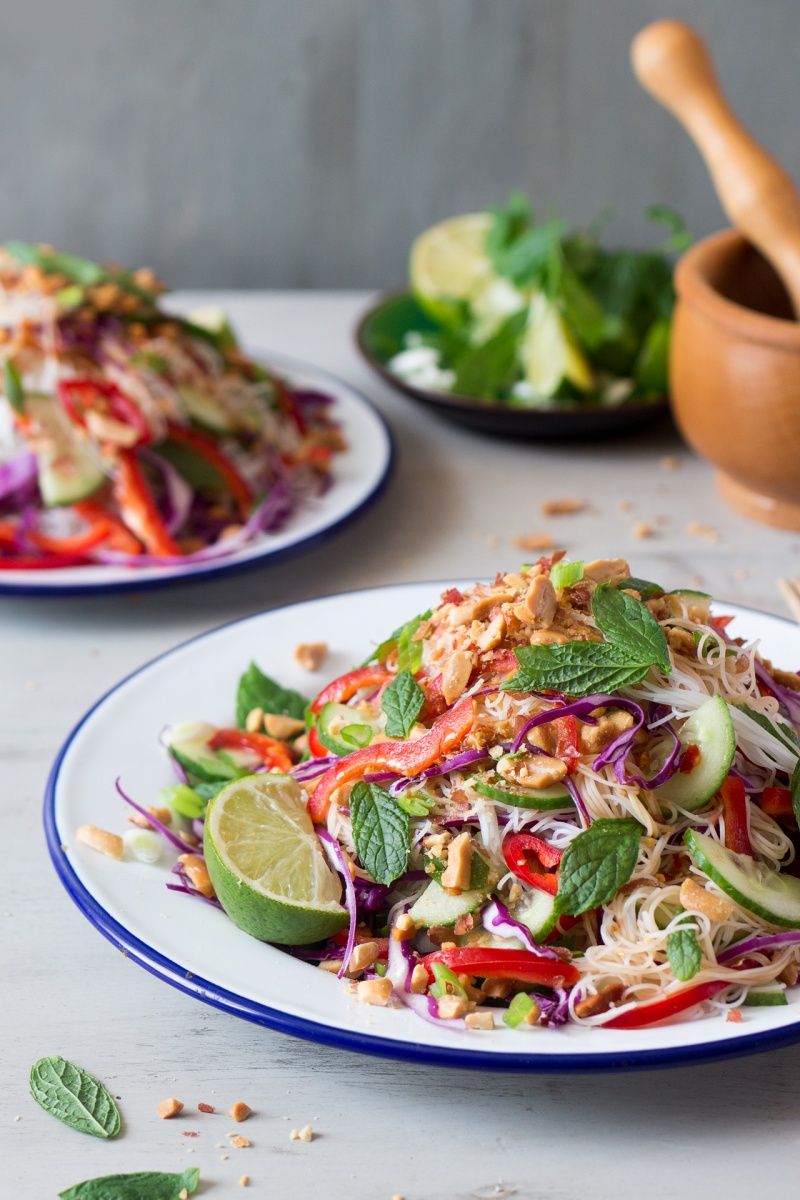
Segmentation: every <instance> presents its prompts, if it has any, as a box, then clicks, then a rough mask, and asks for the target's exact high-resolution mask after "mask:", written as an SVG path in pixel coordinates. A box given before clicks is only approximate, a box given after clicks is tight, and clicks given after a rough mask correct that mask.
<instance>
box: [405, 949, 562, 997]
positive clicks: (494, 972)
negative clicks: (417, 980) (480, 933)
mask: <svg viewBox="0 0 800 1200" xmlns="http://www.w3.org/2000/svg"><path fill="white" fill-rule="evenodd" d="M421 961H422V966H424V967H425V968H426V970H427V971H428V977H429V979H433V971H432V970H431V966H432V964H433V963H435V962H438V963H443V964H444V966H446V967H449V968H450V970H451V971H455V973H456V974H457V975H459V974H465V975H477V976H478V977H479V978H481V979H515V980H517V981H518V982H520V983H532V984H538V985H540V986H542V987H573V986H574V985H575V984H576V983H577V982H578V980H579V978H580V974H579V972H578V969H577V968H576V967H574V966H573V965H572V963H567V962H562V961H560V960H558V959H553V958H540V957H539V955H538V954H533V953H532V952H531V951H530V950H499V949H494V948H491V947H485V946H462V947H457V948H456V949H455V950H437V951H436V952H435V953H433V954H426V955H425V957H424V958H423V959H422V960H421Z"/></svg>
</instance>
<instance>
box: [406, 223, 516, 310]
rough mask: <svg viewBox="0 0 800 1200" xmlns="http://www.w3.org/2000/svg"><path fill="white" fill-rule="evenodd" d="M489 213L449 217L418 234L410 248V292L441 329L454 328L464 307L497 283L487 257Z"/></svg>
mask: <svg viewBox="0 0 800 1200" xmlns="http://www.w3.org/2000/svg"><path fill="white" fill-rule="evenodd" d="M491 224H492V216H491V214H490V213H468V214H467V215H466V216H462V217H451V218H450V219H449V220H447V221H442V222H441V223H440V224H439V225H433V226H431V228H430V229H426V230H425V232H424V233H421V234H420V235H419V237H418V238H417V240H416V241H415V242H414V244H413V246H412V247H411V260H410V262H409V276H410V279H411V288H412V291H413V292H414V294H415V296H416V298H417V300H418V301H419V303H420V304H421V306H422V307H423V308H424V309H425V310H426V312H428V313H429V314H430V316H432V317H433V319H434V320H435V321H441V322H442V324H444V325H455V324H457V323H458V322H459V321H460V320H461V319H462V318H463V314H464V306H465V304H468V303H469V301H470V300H472V299H474V297H475V296H477V295H479V294H480V293H481V292H482V291H484V289H485V288H486V287H487V286H488V285H489V284H490V283H491V282H492V281H493V280H494V279H496V275H495V271H494V267H493V266H492V262H491V259H490V258H489V255H488V254H487V253H486V235H487V233H488V232H489V229H490V228H491Z"/></svg>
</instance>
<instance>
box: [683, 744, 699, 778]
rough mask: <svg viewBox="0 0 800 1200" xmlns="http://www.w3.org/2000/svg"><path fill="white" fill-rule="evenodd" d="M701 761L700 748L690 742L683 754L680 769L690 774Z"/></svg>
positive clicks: (684, 773) (685, 773)
mask: <svg viewBox="0 0 800 1200" xmlns="http://www.w3.org/2000/svg"><path fill="white" fill-rule="evenodd" d="M699 762H700V750H699V749H698V747H697V746H695V745H694V744H693V743H690V744H689V745H688V746H687V747H686V749H685V750H684V752H683V754H682V755H681V762H680V766H679V767H678V770H679V771H680V773H681V774H682V775H688V774H689V773H690V772H691V771H693V770H694V768H695V767H696V766H697V764H698V763H699Z"/></svg>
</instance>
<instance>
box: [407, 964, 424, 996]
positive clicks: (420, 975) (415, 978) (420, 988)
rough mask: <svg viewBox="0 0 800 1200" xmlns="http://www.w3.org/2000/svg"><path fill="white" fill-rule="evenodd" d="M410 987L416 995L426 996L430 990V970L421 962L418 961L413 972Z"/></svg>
mask: <svg viewBox="0 0 800 1200" xmlns="http://www.w3.org/2000/svg"><path fill="white" fill-rule="evenodd" d="M410 987H411V991H412V993H413V994H414V995H415V996H424V995H425V992H427V990H428V971H427V968H425V967H423V966H422V964H421V963H417V965H416V966H415V967H414V970H413V971H412V972H411V984H410Z"/></svg>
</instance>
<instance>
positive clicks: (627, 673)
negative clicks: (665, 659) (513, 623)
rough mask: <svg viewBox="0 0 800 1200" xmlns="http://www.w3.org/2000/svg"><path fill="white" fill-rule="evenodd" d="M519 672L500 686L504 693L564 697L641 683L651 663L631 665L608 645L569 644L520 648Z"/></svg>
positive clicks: (518, 654) (517, 651)
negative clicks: (561, 694) (543, 694)
mask: <svg viewBox="0 0 800 1200" xmlns="http://www.w3.org/2000/svg"><path fill="white" fill-rule="evenodd" d="M514 653H515V655H516V656H517V662H518V663H519V670H518V671H517V672H516V674H515V675H513V676H512V677H511V679H509V680H507V681H506V682H505V683H504V684H502V685H501V690H502V691H505V692H541V691H543V690H545V689H547V690H550V691H554V692H563V693H564V694H565V695H567V696H590V695H591V694H592V693H593V692H616V691H618V690H619V689H620V688H623V687H631V686H632V685H633V684H634V683H641V681H642V680H643V679H644V677H645V675H646V674H647V672H648V671H649V670H650V664H649V663H647V664H641V663H630V662H629V661H628V660H627V659H626V658H625V657H624V655H621V654H620V653H619V651H618V650H617V648H616V646H612V645H609V643H608V642H568V643H566V644H565V645H562V646H520V647H518V648H517V649H515V651H514Z"/></svg>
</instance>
